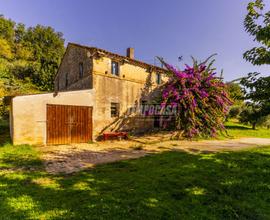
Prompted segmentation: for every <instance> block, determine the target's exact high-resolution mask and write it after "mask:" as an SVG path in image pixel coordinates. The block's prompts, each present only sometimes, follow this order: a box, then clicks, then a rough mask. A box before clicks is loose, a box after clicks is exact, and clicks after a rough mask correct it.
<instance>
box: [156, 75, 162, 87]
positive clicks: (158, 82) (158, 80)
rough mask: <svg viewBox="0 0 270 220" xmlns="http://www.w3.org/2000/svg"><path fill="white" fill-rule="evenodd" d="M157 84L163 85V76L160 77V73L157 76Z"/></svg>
mask: <svg viewBox="0 0 270 220" xmlns="http://www.w3.org/2000/svg"><path fill="white" fill-rule="evenodd" d="M156 83H157V84H158V85H159V84H161V75H160V73H157V74H156Z"/></svg>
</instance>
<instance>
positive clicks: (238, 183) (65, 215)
mask: <svg viewBox="0 0 270 220" xmlns="http://www.w3.org/2000/svg"><path fill="white" fill-rule="evenodd" d="M33 168H35V169H34V170H33ZM269 204H270V147H269V148H263V149H257V150H251V151H242V152H233V153H218V154H197V155H193V154H188V153H184V152H166V153H161V154H156V155H152V156H147V157H144V158H141V159H136V160H129V161H122V162H118V163H112V164H107V165H102V166H98V167H96V168H94V169H91V170H88V171H84V172H81V173H77V174H74V175H57V176H54V175H49V174H48V173H46V172H44V171H43V167H42V164H41V161H40V159H39V153H38V152H37V151H35V149H34V148H32V147H30V146H18V147H14V146H11V145H5V146H3V147H0V219H12V220H13V219H235V218H237V219H269V218H270V208H269Z"/></svg>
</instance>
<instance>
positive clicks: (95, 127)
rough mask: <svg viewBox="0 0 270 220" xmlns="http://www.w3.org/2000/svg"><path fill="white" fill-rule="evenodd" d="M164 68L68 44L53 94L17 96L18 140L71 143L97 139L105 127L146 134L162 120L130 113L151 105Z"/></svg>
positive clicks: (130, 54) (14, 126)
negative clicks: (148, 104) (138, 107)
mask: <svg viewBox="0 0 270 220" xmlns="http://www.w3.org/2000/svg"><path fill="white" fill-rule="evenodd" d="M165 71H166V70H165V69H163V68H160V67H158V66H154V65H151V64H147V63H145V62H142V61H138V60H136V59H135V58H134V49H133V48H128V49H127V54H126V56H122V55H118V54H115V53H112V52H109V51H106V50H103V49H99V48H95V47H87V46H82V45H78V44H74V43H69V44H68V46H67V49H66V52H65V54H64V56H63V58H62V62H61V64H60V67H59V70H58V72H57V75H56V77H55V88H54V90H55V91H54V92H53V93H46V94H35V95H23V96H16V97H13V98H12V102H11V114H10V124H11V136H12V140H13V143H14V144H69V143H81V142H88V141H93V140H96V139H97V138H98V137H100V136H101V135H102V133H103V132H105V131H118V130H122V131H133V132H136V131H137V132H144V131H145V130H149V129H151V128H154V127H155V126H159V124H158V118H157V117H156V116H153V117H143V116H141V115H138V114H137V113H136V112H133V111H131V110H132V109H134V107H137V106H143V105H145V104H146V103H151V102H152V100H153V98H154V97H155V95H156V94H157V93H158V91H159V89H158V88H160V87H161V86H162V83H163V82H165V81H166V76H165V75H164V73H165Z"/></svg>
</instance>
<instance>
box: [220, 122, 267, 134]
mask: <svg viewBox="0 0 270 220" xmlns="http://www.w3.org/2000/svg"><path fill="white" fill-rule="evenodd" d="M225 127H226V128H227V132H228V134H229V135H230V136H232V137H233V138H240V137H257V138H270V129H265V128H257V129H256V130H253V129H252V128H251V127H250V126H247V125H243V124H239V123H237V122H234V121H229V122H227V123H226V124H225Z"/></svg>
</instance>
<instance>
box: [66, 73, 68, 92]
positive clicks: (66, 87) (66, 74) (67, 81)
mask: <svg viewBox="0 0 270 220" xmlns="http://www.w3.org/2000/svg"><path fill="white" fill-rule="evenodd" d="M67 87H68V73H66V88H67Z"/></svg>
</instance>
